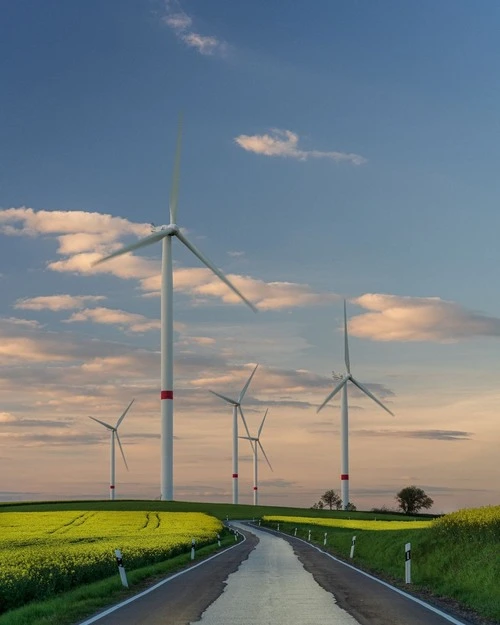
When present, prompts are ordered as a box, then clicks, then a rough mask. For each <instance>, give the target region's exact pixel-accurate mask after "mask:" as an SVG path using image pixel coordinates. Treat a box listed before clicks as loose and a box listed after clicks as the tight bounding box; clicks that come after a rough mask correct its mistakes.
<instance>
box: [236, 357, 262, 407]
mask: <svg viewBox="0 0 500 625" xmlns="http://www.w3.org/2000/svg"><path fill="white" fill-rule="evenodd" d="M258 366H259V365H258V364H257V365H255V369H254V370H253V371H252V373H251V374H250V377H249V378H248V380H247V382H246V384H245V386H244V387H243V390H242V391H241V393H240V397H239V399H238V403H240V404H241V402H242V401H243V397H245V393H246V392H247V389H248V387H249V386H250V382H251V381H252V378H253V376H254V374H255V372H256V371H257V367H258Z"/></svg>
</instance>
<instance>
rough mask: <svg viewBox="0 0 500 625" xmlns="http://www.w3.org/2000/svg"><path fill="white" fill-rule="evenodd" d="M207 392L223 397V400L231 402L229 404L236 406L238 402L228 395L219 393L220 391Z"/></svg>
mask: <svg viewBox="0 0 500 625" xmlns="http://www.w3.org/2000/svg"><path fill="white" fill-rule="evenodd" d="M208 392H209V393H212V395H215V396H216V397H220V398H221V399H223V400H224V401H227V403H228V404H231V406H237V405H238V402H237V401H236V400H234V399H231V398H230V397H226V396H225V395H221V394H220V393H216V392H215V391H208Z"/></svg>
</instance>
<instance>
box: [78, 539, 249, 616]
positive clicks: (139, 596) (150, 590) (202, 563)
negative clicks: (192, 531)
mask: <svg viewBox="0 0 500 625" xmlns="http://www.w3.org/2000/svg"><path fill="white" fill-rule="evenodd" d="M245 540H246V537H245V536H243V540H241V541H239V542H238V543H237V544H236V545H233V546H232V547H228V548H227V549H224V551H219V553H216V554H215V555H213V556H210V557H209V558H207V559H206V560H202V561H201V562H198V564H195V565H194V566H190V567H189V568H188V569H185V570H184V571H180V572H179V573H174V575H170V576H169V577H167V578H165V579H162V580H161V582H158V583H157V584H155V585H154V586H151V588H148V589H147V590H143V591H142V592H140V593H138V594H137V595H134V596H133V597H130V599H126V600H125V601H122V602H121V603H117V604H116V605H114V606H113V607H111V608H108V609H107V610H104V612H100V613H99V614H97V615H96V616H93V617H91V618H89V619H87V620H86V621H83V622H82V623H79V625H91V623H97V621H99V620H101V619H102V618H104V617H105V616H108V614H111V613H112V612H116V610H119V609H120V608H123V606H126V605H128V604H129V603H132V601H135V600H136V599H140V598H141V597H144V595H149V593H150V592H153V590H156V589H157V588H160V586H163V584H167V583H168V582H171V581H172V580H173V579H175V578H176V577H180V576H181V575H185V574H186V573H189V571H192V570H193V569H197V568H198V567H199V566H203V565H204V564H206V563H207V562H210V561H211V560H213V559H214V558H218V557H219V556H221V555H222V554H223V553H227V552H228V551H230V550H231V549H234V548H235V547H239V545H241V544H242V543H244V542H245Z"/></svg>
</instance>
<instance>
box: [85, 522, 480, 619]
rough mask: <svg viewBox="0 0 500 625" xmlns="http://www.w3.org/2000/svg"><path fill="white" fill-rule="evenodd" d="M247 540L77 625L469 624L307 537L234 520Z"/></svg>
mask: <svg viewBox="0 0 500 625" xmlns="http://www.w3.org/2000/svg"><path fill="white" fill-rule="evenodd" d="M233 525H235V526H236V527H238V529H240V531H242V532H243V533H244V535H245V537H246V540H245V542H242V543H240V544H238V545H237V546H235V547H233V548H232V549H230V550H228V551H226V552H225V553H223V554H221V555H219V556H218V557H216V558H213V559H211V560H210V561H207V562H206V563H204V564H203V563H202V564H200V565H198V566H197V567H196V568H190V569H187V570H186V571H184V572H182V574H178V575H177V576H173V578H172V579H170V581H167V582H166V583H164V584H163V585H161V586H159V587H158V588H156V589H154V590H152V591H151V592H149V593H148V594H144V595H143V596H140V597H139V598H138V599H134V598H132V599H130V600H128V602H125V603H124V604H121V605H120V606H119V607H118V609H115V610H113V611H110V612H109V613H106V612H107V611H105V612H104V613H103V614H102V615H101V616H100V615H97V616H96V617H94V618H92V619H88V620H87V621H85V622H84V623H82V624H81V625H91V623H97V625H189V624H195V623H196V624H197V623H199V624H200V625H268V624H269V625H271V624H272V625H282V624H283V625H310V624H314V625H316V624H317V625H327V624H328V625H329V624H336V625H337V624H338V625H344V624H347V625H356V624H359V625H449V624H450V623H452V624H453V625H471V622H470V621H467V620H463V619H460V618H459V617H454V616H452V615H451V614H446V613H444V612H443V611H441V613H433V612H432V611H429V610H428V609H427V608H426V607H424V606H423V605H419V604H418V603H416V602H414V601H412V600H411V599H409V598H407V597H404V596H402V595H400V594H397V593H396V592H394V590H391V589H390V588H387V587H385V586H383V585H381V584H380V583H378V582H377V581H376V580H374V579H370V578H369V577H366V576H365V575H363V574H362V573H361V572H359V571H356V570H353V569H350V568H348V567H346V566H345V565H344V564H342V563H340V562H337V561H335V560H334V559H332V558H331V557H329V556H328V555H327V554H324V553H322V552H321V551H320V550H318V549H316V548H314V547H313V546H311V545H309V544H308V543H305V542H302V541H300V540H298V539H295V538H293V537H288V536H285V535H282V534H280V535H276V533H275V532H272V531H267V530H263V529H259V528H254V527H249V526H246V525H243V524H240V523H233Z"/></svg>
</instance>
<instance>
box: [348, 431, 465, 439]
mask: <svg viewBox="0 0 500 625" xmlns="http://www.w3.org/2000/svg"><path fill="white" fill-rule="evenodd" d="M352 433H353V435H354V436H368V437H378V436H384V437H385V436H392V437H394V438H420V439H425V440H437V441H464V440H470V439H471V436H472V432H464V431H463V430H354V431H353V432H352Z"/></svg>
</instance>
